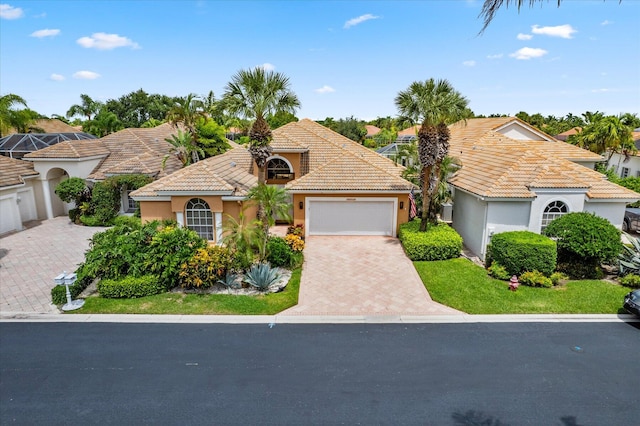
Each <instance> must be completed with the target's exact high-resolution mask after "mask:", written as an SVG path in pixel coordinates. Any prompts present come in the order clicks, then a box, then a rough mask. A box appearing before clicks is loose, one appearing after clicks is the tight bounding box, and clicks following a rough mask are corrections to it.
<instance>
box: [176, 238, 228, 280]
mask: <svg viewBox="0 0 640 426" xmlns="http://www.w3.org/2000/svg"><path fill="white" fill-rule="evenodd" d="M230 265H231V255H230V253H229V249H228V248H226V247H220V246H207V247H205V248H199V249H197V250H196V251H195V253H194V254H193V256H192V257H191V259H189V260H188V261H187V262H185V263H183V264H182V265H181V266H180V272H179V274H178V277H179V285H180V287H183V288H208V287H212V286H213V285H214V284H215V283H216V282H217V281H218V280H220V279H221V278H222V277H224V276H225V275H226V274H227V271H228V269H229V266H230Z"/></svg>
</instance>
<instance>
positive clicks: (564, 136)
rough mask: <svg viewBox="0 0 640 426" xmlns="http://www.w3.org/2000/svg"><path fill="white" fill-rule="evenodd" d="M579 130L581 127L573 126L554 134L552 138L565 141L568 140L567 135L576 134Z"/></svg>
mask: <svg viewBox="0 0 640 426" xmlns="http://www.w3.org/2000/svg"><path fill="white" fill-rule="evenodd" d="M581 130H582V127H574V128H572V129H569V130H567V131H565V132H562V133H559V134H557V135H555V136H554V138H556V139H558V140H559V141H563V142H566V141H567V140H569V136H573V135H577V134H578V133H580V131H581Z"/></svg>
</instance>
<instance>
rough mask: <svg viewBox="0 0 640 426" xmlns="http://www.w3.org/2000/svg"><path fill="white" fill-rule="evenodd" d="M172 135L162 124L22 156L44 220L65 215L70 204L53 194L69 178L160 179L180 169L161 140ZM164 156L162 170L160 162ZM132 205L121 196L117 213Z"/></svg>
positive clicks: (92, 180) (133, 205)
mask: <svg viewBox="0 0 640 426" xmlns="http://www.w3.org/2000/svg"><path fill="white" fill-rule="evenodd" d="M175 132H176V130H175V128H174V127H172V126H171V125H170V124H168V123H165V124H162V125H160V126H158V127H154V128H148V129H124V130H120V131H119V132H116V133H112V134H110V135H107V136H105V137H103V138H101V139H93V140H73V141H64V142H60V143H58V144H56V145H53V146H51V147H49V148H45V149H41V150H38V151H36V152H33V153H30V154H28V155H26V156H25V157H24V158H25V160H28V161H31V162H33V164H34V168H35V171H36V172H39V174H40V175H39V180H40V185H41V187H42V194H43V201H44V211H45V212H46V215H45V216H46V218H48V219H50V218H53V217H56V216H61V215H65V214H67V213H68V212H69V209H70V208H73V206H72V205H69V204H66V203H63V202H62V200H60V198H59V197H58V196H57V195H56V194H55V192H54V191H55V188H56V186H57V185H58V184H59V183H60V182H61V181H62V180H64V179H67V178H69V177H79V178H82V179H86V180H87V182H88V183H89V185H91V184H92V183H93V182H98V181H102V180H104V179H106V178H108V177H110V176H117V175H124V174H145V175H148V176H151V177H153V178H161V177H164V176H167V175H169V174H171V173H172V172H174V171H176V170H178V169H179V168H181V167H182V165H181V163H180V161H179V160H178V158H177V157H176V156H175V155H172V154H170V152H171V148H172V147H171V145H170V144H169V143H168V142H166V141H165V138H168V137H170V136H171V135H172V134H174V133H175ZM165 156H167V161H166V164H165V167H163V164H162V163H163V159H164V158H165ZM134 209H135V203H134V202H133V200H132V199H131V198H130V197H129V196H128V193H123V194H122V205H121V212H123V213H127V212H132V211H133V210H134Z"/></svg>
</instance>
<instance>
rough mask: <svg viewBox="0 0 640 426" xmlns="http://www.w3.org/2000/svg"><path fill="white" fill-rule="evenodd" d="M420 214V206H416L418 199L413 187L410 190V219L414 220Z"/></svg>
mask: <svg viewBox="0 0 640 426" xmlns="http://www.w3.org/2000/svg"><path fill="white" fill-rule="evenodd" d="M416 216H418V208H417V207H416V199H415V198H414V196H413V189H412V190H411V192H409V220H413V218H414V217H416Z"/></svg>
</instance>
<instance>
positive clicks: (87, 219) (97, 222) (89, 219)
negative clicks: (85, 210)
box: [80, 215, 113, 226]
mask: <svg viewBox="0 0 640 426" xmlns="http://www.w3.org/2000/svg"><path fill="white" fill-rule="evenodd" d="M80 222H81V223H82V224H83V225H84V226H110V225H112V224H113V221H108V222H107V223H105V222H104V220H103V219H102V218H99V217H98V216H93V215H83V216H80Z"/></svg>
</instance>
